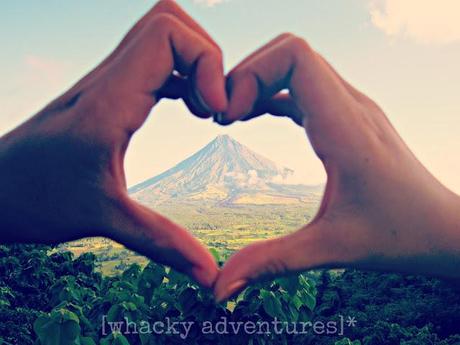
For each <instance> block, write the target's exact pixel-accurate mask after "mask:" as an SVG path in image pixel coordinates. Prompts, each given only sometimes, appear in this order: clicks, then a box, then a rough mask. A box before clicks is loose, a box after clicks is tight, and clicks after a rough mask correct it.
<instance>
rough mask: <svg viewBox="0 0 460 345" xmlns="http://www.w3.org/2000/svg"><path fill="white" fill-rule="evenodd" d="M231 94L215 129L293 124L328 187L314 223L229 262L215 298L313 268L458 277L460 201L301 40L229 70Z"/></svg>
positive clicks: (271, 47)
mask: <svg viewBox="0 0 460 345" xmlns="http://www.w3.org/2000/svg"><path fill="white" fill-rule="evenodd" d="M227 88H228V90H229V97H230V102H229V106H228V110H227V112H226V114H225V117H224V118H221V119H219V120H220V121H221V122H223V123H231V122H233V121H236V120H247V119H249V118H253V117H255V116H258V115H261V114H263V113H271V114H274V115H280V116H289V117H291V118H292V119H293V120H294V121H295V122H296V123H298V124H300V125H303V126H304V127H305V130H306V132H307V134H308V137H309V139H310V141H311V144H312V146H313V149H314V150H315V152H316V154H317V155H318V157H319V158H320V159H321V160H322V162H323V164H324V167H325V169H326V173H327V176H328V180H327V185H326V190H325V194H324V197H323V200H322V203H321V206H320V209H319V211H318V214H317V215H316V217H315V218H314V220H313V221H312V222H311V223H310V224H308V225H307V226H305V227H304V228H302V229H300V230H299V231H297V232H296V233H293V234H290V235H288V236H286V237H282V238H276V239H272V240H267V241H262V242H258V243H255V244H252V245H250V246H248V247H246V248H244V249H242V250H241V251H239V252H237V253H236V254H234V255H233V256H232V257H231V258H230V259H229V260H228V262H227V263H226V265H225V266H224V268H223V271H222V272H221V274H220V275H219V277H218V280H217V283H216V286H215V293H216V296H217V299H219V300H222V299H225V298H228V297H229V296H230V295H232V294H234V293H235V292H237V291H239V290H240V289H242V288H243V287H244V286H245V285H246V284H248V283H249V282H252V281H254V280H258V279H262V278H264V277H267V276H273V275H281V274H287V273H289V272H296V271H301V270H305V269H311V268H317V267H358V268H367V269H378V270H380V269H381V270H392V271H407V272H413V273H429V274H438V275H447V276H458V275H459V271H458V265H459V264H460V253H459V250H458V243H460V242H459V240H460V217H458V215H457V214H458V212H459V211H460V202H459V198H458V196H456V195H455V194H453V193H451V192H450V191H448V190H447V189H446V188H445V187H444V186H442V185H441V184H440V183H439V182H438V181H437V180H436V179H435V178H434V177H433V176H432V175H431V174H430V173H429V172H428V171H427V170H426V169H425V168H424V167H423V166H422V165H421V163H420V162H419V161H418V160H417V159H416V158H415V157H414V155H413V154H412V153H411V152H410V150H409V149H408V147H407V146H406V145H405V144H404V142H403V141H402V140H401V138H400V137H399V136H398V134H397V133H396V131H395V129H394V128H393V127H392V126H391V124H390V122H389V121H388V119H387V118H386V116H385V114H384V113H383V112H382V110H381V109H380V108H379V107H378V106H377V105H376V104H375V103H374V102H373V101H372V100H371V99H369V98H368V97H366V96H365V95H364V94H362V93H361V92H359V91H357V90H356V89H354V88H353V87H352V86H351V85H349V84H348V83H347V82H346V81H344V80H343V79H342V78H341V77H340V76H339V75H338V74H337V73H336V72H335V71H334V70H333V69H332V67H331V66H330V65H329V64H328V63H327V62H326V61H325V60H324V59H323V58H322V57H321V56H320V55H319V54H318V53H316V52H315V51H314V50H313V49H312V48H311V47H310V46H309V45H308V44H307V43H306V42H305V41H303V40H302V39H300V38H297V37H295V36H293V35H290V34H285V35H281V36H280V37H278V38H277V39H275V40H273V41H272V42H270V43H269V44H267V45H266V46H264V47H263V48H261V49H259V50H258V51H256V52H255V53H254V54H252V55H251V56H249V57H248V58H247V59H245V60H244V61H243V62H241V63H240V64H239V65H238V66H237V67H235V68H234V69H233V70H232V71H231V72H230V73H229V75H228V81H227ZM284 89H288V90H289V93H285V92H280V91H282V90H284Z"/></svg>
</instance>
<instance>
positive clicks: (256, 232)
mask: <svg viewBox="0 0 460 345" xmlns="http://www.w3.org/2000/svg"><path fill="white" fill-rule="evenodd" d="M318 205H319V198H318V199H315V198H312V199H310V200H305V201H304V202H296V203H293V204H276V203H273V204H268V205H267V204H260V205H257V204H256V205H254V204H242V203H241V204H236V205H215V204H214V205H212V204H210V203H209V202H205V201H200V200H193V201H190V202H183V203H180V204H175V203H174V204H173V203H171V204H168V203H164V204H161V205H158V206H156V208H155V210H156V211H158V212H160V213H162V214H163V215H165V216H167V217H169V218H171V219H172V220H174V221H175V222H176V223H178V224H180V225H182V226H184V227H185V228H187V229H189V230H190V231H191V232H192V233H193V234H194V235H195V236H196V237H197V238H198V239H199V240H200V241H201V242H202V243H203V244H204V245H206V246H207V247H209V248H216V249H217V250H218V251H219V253H220V254H221V256H222V257H223V258H226V257H228V256H229V255H230V254H231V253H232V252H234V251H236V250H238V249H240V248H242V247H243V246H245V245H248V244H250V243H252V242H255V241H258V240H262V239H268V238H273V237H277V236H282V235H284V234H288V233H290V232H292V231H295V230H296V229H298V228H300V227H301V226H303V225H305V224H307V223H308V222H309V221H310V220H311V219H312V218H313V216H314V215H315V213H316V211H317V208H318ZM61 248H63V249H67V250H70V251H71V252H73V253H74V254H75V255H77V256H78V255H80V254H81V253H83V252H93V253H95V254H96V255H97V257H98V262H99V265H100V270H101V271H102V272H103V273H104V274H107V275H112V274H115V273H117V272H120V271H121V270H123V269H124V268H126V267H127V266H128V265H130V264H131V263H138V264H140V265H144V264H146V263H147V261H148V260H147V258H145V257H143V256H141V255H138V254H136V253H134V252H131V251H129V250H127V249H126V248H125V247H123V246H122V245H120V244H118V243H116V242H113V241H111V240H108V239H104V238H88V239H84V240H79V241H75V242H70V243H66V244H64V245H62V246H61Z"/></svg>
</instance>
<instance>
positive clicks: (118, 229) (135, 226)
mask: <svg viewBox="0 0 460 345" xmlns="http://www.w3.org/2000/svg"><path fill="white" fill-rule="evenodd" d="M115 219H116V221H115V222H114V224H113V225H112V227H113V229H114V230H112V231H111V233H110V237H111V238H113V239H114V240H116V241H117V242H120V243H122V244H123V245H125V246H126V247H127V248H129V249H132V250H134V251H136V252H138V253H140V254H142V255H145V256H147V257H149V258H151V259H152V260H153V261H155V262H158V263H160V264H164V265H167V266H171V267H172V268H174V269H176V270H178V271H180V272H183V273H186V274H188V275H189V276H191V277H193V278H194V279H195V280H196V281H197V282H198V283H199V284H201V285H203V286H205V287H212V286H213V284H214V281H215V279H216V277H217V273H218V268H217V265H216V262H215V260H214V258H213V256H212V255H211V253H210V252H209V251H208V250H207V249H206V248H205V247H203V246H202V245H201V243H200V242H199V241H198V240H197V239H196V238H195V237H193V236H192V235H191V233H190V232H188V231H187V230H185V229H184V228H182V227H181V226H179V225H177V224H175V223H173V222H171V221H170V220H168V219H167V218H165V217H163V216H161V215H159V214H157V213H155V212H153V211H151V210H150V209H148V208H146V207H144V206H142V205H140V204H138V203H136V202H134V201H131V200H126V201H124V202H123V203H122V207H121V208H119V209H118V210H117V214H116V217H115Z"/></svg>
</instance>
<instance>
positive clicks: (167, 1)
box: [152, 0, 176, 12]
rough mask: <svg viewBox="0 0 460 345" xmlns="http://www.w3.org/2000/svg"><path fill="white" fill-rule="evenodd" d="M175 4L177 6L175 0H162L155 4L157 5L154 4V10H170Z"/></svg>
mask: <svg viewBox="0 0 460 345" xmlns="http://www.w3.org/2000/svg"><path fill="white" fill-rule="evenodd" d="M174 6H176V4H175V1H174V0H160V1H158V2H157V3H156V4H155V6H153V9H152V10H153V11H154V12H162V11H168V10H169V9H171V8H172V7H174Z"/></svg>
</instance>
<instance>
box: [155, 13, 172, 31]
mask: <svg viewBox="0 0 460 345" xmlns="http://www.w3.org/2000/svg"><path fill="white" fill-rule="evenodd" d="M148 26H149V29H150V30H153V31H158V30H159V29H160V30H170V29H172V28H174V27H175V26H177V18H176V17H175V16H174V15H172V14H169V13H159V14H157V15H156V16H153V17H152V19H151V21H150V23H149V24H148Z"/></svg>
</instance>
